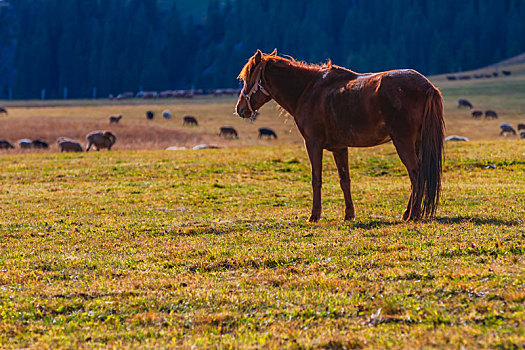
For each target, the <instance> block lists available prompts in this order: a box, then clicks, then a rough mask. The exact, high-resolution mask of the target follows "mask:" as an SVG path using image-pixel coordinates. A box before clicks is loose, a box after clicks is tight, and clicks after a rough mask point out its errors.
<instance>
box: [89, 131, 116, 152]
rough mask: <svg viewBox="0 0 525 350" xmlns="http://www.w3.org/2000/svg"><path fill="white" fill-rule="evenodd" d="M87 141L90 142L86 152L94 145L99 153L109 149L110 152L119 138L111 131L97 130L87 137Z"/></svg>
mask: <svg viewBox="0 0 525 350" xmlns="http://www.w3.org/2000/svg"><path fill="white" fill-rule="evenodd" d="M86 140H87V141H88V143H87V146H86V152H87V151H89V149H90V148H91V146H92V145H93V146H94V147H95V148H96V149H97V151H99V150H100V149H102V148H107V149H108V151H109V150H111V146H113V145H114V144H115V141H117V137H116V136H115V134H113V133H112V132H111V131H106V130H97V131H93V132H91V133H89V134H88V135H87V136H86Z"/></svg>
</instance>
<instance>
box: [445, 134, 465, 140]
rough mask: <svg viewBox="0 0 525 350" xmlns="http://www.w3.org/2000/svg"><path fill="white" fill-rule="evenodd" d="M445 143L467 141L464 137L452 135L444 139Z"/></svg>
mask: <svg viewBox="0 0 525 350" xmlns="http://www.w3.org/2000/svg"><path fill="white" fill-rule="evenodd" d="M445 141H468V138H467V137H464V136H457V135H452V136H449V137H447V138H445Z"/></svg>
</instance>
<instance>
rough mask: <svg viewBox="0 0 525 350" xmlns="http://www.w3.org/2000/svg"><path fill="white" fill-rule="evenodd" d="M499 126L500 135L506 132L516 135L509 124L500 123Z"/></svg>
mask: <svg viewBox="0 0 525 350" xmlns="http://www.w3.org/2000/svg"><path fill="white" fill-rule="evenodd" d="M499 127H500V129H501V131H500V133H499V134H500V135H501V136H503V135H506V134H507V133H511V134H513V135H516V130H514V128H513V127H512V125H510V124H507V123H501V124H500V126H499Z"/></svg>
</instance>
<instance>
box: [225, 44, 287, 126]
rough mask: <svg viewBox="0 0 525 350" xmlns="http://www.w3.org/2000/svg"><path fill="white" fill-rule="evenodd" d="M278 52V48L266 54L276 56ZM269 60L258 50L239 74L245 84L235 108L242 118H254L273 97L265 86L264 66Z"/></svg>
mask: <svg viewBox="0 0 525 350" xmlns="http://www.w3.org/2000/svg"><path fill="white" fill-rule="evenodd" d="M276 52H277V50H274V51H273V52H272V53H271V54H270V55H264V56H266V57H268V56H275V54H276ZM267 62H268V61H267V60H266V59H265V57H263V53H262V52H261V51H260V50H257V52H256V53H255V55H253V56H252V57H251V58H250V59H249V60H248V63H246V64H245V65H244V67H243V69H242V70H241V73H240V74H239V77H238V78H239V79H241V80H242V81H243V82H244V86H243V88H242V90H241V93H240V94H239V100H238V101H237V106H236V107H235V110H236V112H237V114H238V115H239V116H240V117H242V118H254V117H255V116H256V115H257V110H258V109H259V108H261V107H262V105H264V104H265V103H266V102H268V101H270V100H271V99H272V97H271V96H270V93H269V92H268V91H267V90H266V89H265V88H264V68H265V67H266V64H267Z"/></svg>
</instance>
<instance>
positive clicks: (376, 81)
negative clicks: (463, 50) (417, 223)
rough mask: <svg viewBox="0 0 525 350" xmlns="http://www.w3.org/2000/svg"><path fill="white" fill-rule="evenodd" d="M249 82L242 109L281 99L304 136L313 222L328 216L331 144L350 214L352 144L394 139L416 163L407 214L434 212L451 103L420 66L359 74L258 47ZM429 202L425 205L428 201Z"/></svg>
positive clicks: (410, 165)
mask: <svg viewBox="0 0 525 350" xmlns="http://www.w3.org/2000/svg"><path fill="white" fill-rule="evenodd" d="M239 79H241V80H243V82H244V87H243V89H242V91H241V94H240V95H239V100H238V102H237V106H236V111H237V114H238V115H239V116H241V117H243V118H250V117H252V116H253V115H254V114H255V112H256V111H257V109H258V108H260V107H261V106H262V105H264V104H265V103H266V102H268V101H270V100H272V99H273V100H275V101H276V102H277V103H278V104H279V105H280V106H281V107H282V108H283V109H284V110H286V111H287V112H288V113H289V114H291V115H292V116H293V117H294V119H295V123H296V124H297V127H298V129H299V131H300V133H301V135H302V136H303V138H304V140H305V144H306V150H307V153H308V157H309V159H310V164H311V168H312V188H313V205H312V215H311V216H310V219H309V221H311V222H315V221H318V220H319V218H320V216H321V183H322V182H321V179H322V157H323V149H327V150H329V151H331V152H332V153H333V156H334V160H335V163H336V165H337V170H338V173H339V179H340V185H341V189H342V190H343V194H344V198H345V205H346V209H345V220H353V219H354V217H355V211H354V205H353V203H352V196H351V193H350V176H349V171H348V147H370V146H375V145H380V144H383V143H385V142H388V141H390V140H392V141H393V143H394V146H395V147H396V150H397V153H398V155H399V158H401V161H402V162H403V164H404V165H405V167H406V168H407V170H408V175H409V177H410V182H411V184H412V192H411V195H410V199H409V201H408V205H407V209H406V210H405V212H404V213H403V220H416V219H419V218H421V217H422V216H431V217H432V216H433V215H434V213H435V211H436V207H437V204H438V201H439V194H440V190H441V162H442V153H443V138H444V137H443V135H444V127H445V125H444V120H443V103H442V98H441V94H440V93H439V91H438V90H437V89H436V88H435V87H434V86H433V85H432V83H430V82H429V81H428V80H427V79H426V78H425V77H424V76H423V75H421V74H419V73H418V72H416V71H413V70H410V69H407V70H393V71H388V72H381V73H366V74H359V73H356V72H353V71H351V70H349V69H346V68H343V67H338V66H335V65H332V64H331V62H328V63H327V64H325V65H310V64H306V63H303V62H298V61H296V60H294V59H293V58H289V59H288V58H283V57H280V56H277V54H276V51H274V52H273V53H271V54H269V55H268V54H263V53H262V52H261V51H259V50H257V53H255V55H253V56H252V57H251V58H250V59H249V60H248V62H247V63H246V65H245V66H244V68H243V69H242V71H241V73H240V74H239ZM421 203H423V208H421Z"/></svg>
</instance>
